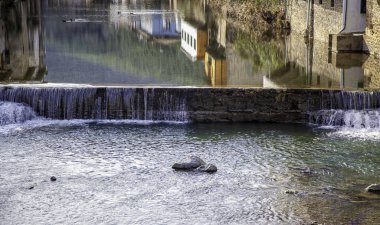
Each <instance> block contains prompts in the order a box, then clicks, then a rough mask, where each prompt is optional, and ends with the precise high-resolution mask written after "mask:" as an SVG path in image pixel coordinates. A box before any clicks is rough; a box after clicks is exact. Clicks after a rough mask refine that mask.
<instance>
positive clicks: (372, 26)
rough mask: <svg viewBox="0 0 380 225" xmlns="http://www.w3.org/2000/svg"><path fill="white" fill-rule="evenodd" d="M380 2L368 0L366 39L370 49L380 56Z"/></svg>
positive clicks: (376, 55) (372, 52) (377, 56)
mask: <svg viewBox="0 0 380 225" xmlns="http://www.w3.org/2000/svg"><path fill="white" fill-rule="evenodd" d="M379 11H380V4H379V1H378V0H368V1H367V24H366V30H365V36H364V40H365V43H366V44H367V46H366V47H367V48H368V51H369V52H370V53H371V55H374V56H375V57H376V58H379V57H380V13H379Z"/></svg>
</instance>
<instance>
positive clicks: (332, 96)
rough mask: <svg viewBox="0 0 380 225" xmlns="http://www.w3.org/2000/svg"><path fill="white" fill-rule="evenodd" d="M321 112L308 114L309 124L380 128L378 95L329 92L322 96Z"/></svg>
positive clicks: (373, 93) (379, 96)
mask: <svg viewBox="0 0 380 225" xmlns="http://www.w3.org/2000/svg"><path fill="white" fill-rule="evenodd" d="M321 108H322V110H318V111H313V112H309V113H308V114H309V122H310V123H312V124H317V125H321V126H330V127H342V128H355V129H361V128H366V129H367V128H368V129H373V128H376V129H378V128H380V94H379V93H377V92H347V91H340V92H330V93H329V94H327V95H326V94H324V95H322V101H321Z"/></svg>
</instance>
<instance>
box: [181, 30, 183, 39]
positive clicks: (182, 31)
mask: <svg viewBox="0 0 380 225" xmlns="http://www.w3.org/2000/svg"><path fill="white" fill-rule="evenodd" d="M181 38H182V39H183V31H181Z"/></svg>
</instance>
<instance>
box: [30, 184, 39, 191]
mask: <svg viewBox="0 0 380 225" xmlns="http://www.w3.org/2000/svg"><path fill="white" fill-rule="evenodd" d="M36 186H37V184H36V183H34V184H31V185H29V187H28V189H29V190H32V189H34V187H36Z"/></svg>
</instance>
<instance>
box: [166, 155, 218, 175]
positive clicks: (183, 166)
mask: <svg viewBox="0 0 380 225" xmlns="http://www.w3.org/2000/svg"><path fill="white" fill-rule="evenodd" d="M172 168H173V169H175V170H183V171H198V172H206V173H214V172H216V171H217V170H218V169H217V168H216V166H215V165H213V164H206V163H205V162H204V161H203V160H202V159H201V158H199V157H197V156H192V157H190V162H185V163H174V165H173V166H172Z"/></svg>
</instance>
